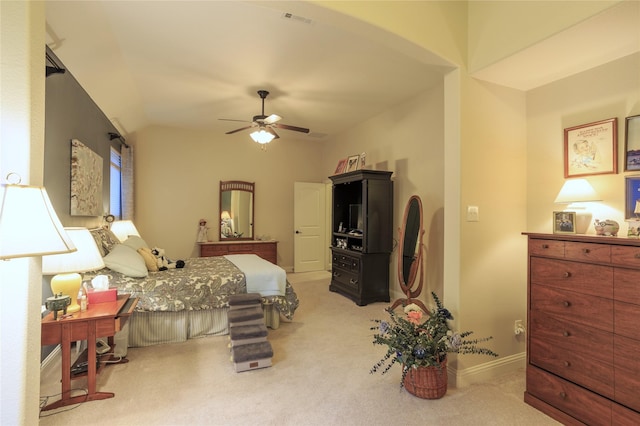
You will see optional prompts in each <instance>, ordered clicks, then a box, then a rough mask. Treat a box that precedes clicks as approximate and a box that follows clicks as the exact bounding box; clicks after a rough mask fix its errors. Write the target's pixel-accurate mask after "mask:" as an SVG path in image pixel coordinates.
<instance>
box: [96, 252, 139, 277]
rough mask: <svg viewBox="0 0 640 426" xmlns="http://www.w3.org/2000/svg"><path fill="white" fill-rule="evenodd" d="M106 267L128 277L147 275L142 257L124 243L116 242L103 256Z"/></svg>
mask: <svg viewBox="0 0 640 426" xmlns="http://www.w3.org/2000/svg"><path fill="white" fill-rule="evenodd" d="M104 264H105V265H106V266H107V268H109V269H111V270H113V271H116V272H120V273H121V274H124V275H126V276H128V277H134V278H143V277H146V276H148V275H149V271H147V265H146V264H145V263H144V259H143V258H142V256H140V254H139V253H138V252H137V251H136V250H135V249H133V248H131V247H129V246H126V245H124V244H117V245H115V246H114V247H113V249H112V250H111V251H110V252H109V254H108V255H106V256H105V257H104Z"/></svg>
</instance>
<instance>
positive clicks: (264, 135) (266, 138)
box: [250, 129, 275, 144]
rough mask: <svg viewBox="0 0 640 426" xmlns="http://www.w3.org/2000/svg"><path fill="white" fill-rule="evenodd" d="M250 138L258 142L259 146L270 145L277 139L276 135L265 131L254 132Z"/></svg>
mask: <svg viewBox="0 0 640 426" xmlns="http://www.w3.org/2000/svg"><path fill="white" fill-rule="evenodd" d="M250 136H251V139H253V141H254V142H257V143H259V144H266V143H269V142H271V141H272V140H273V138H275V135H273V134H272V133H269V132H267V131H266V130H264V129H260V130H256V131H255V132H252V133H251V134H250Z"/></svg>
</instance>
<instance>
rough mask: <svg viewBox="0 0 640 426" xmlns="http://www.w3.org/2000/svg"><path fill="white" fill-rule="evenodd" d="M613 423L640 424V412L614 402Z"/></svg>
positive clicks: (634, 425)
mask: <svg viewBox="0 0 640 426" xmlns="http://www.w3.org/2000/svg"><path fill="white" fill-rule="evenodd" d="M611 424H612V425H616V426H618V425H619V426H623V425H624V426H626V425H629V426H636V425H640V413H638V412H637V411H633V410H630V409H628V408H626V407H623V406H621V405H618V404H613V407H612V413H611Z"/></svg>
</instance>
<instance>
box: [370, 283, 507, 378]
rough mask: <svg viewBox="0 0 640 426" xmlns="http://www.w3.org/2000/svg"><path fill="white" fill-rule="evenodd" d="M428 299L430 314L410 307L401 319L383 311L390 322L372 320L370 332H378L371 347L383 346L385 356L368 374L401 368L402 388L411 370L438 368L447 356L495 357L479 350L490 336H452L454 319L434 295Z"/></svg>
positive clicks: (383, 372) (407, 307)
mask: <svg viewBox="0 0 640 426" xmlns="http://www.w3.org/2000/svg"><path fill="white" fill-rule="evenodd" d="M431 295H432V296H433V300H434V301H435V304H436V308H435V309H432V311H431V312H424V311H423V310H422V309H421V308H420V307H419V306H417V305H416V304H413V303H412V304H409V305H407V306H405V307H404V316H401V315H399V314H398V313H396V312H395V311H394V310H392V309H390V308H387V309H385V310H386V311H387V312H388V313H389V316H390V319H389V321H385V320H378V319H376V320H373V321H374V322H375V323H376V324H377V326H374V327H371V330H377V331H378V332H377V333H376V334H374V335H373V344H374V345H386V346H387V352H386V353H385V355H384V356H383V357H382V359H381V360H380V361H378V362H377V363H376V364H375V365H374V366H373V367H372V368H371V371H370V373H372V374H373V373H376V372H379V371H380V372H382V374H385V373H386V372H388V371H389V370H390V369H391V367H392V366H393V365H394V364H400V365H401V366H402V380H401V382H400V386H401V387H402V386H404V379H405V377H406V375H407V372H408V371H409V369H410V368H418V367H429V366H434V367H438V368H440V366H441V365H442V363H443V362H444V361H445V360H446V357H447V353H449V352H454V353H459V354H480V355H489V356H494V357H496V356H498V354H496V353H495V352H493V351H492V350H490V349H487V348H481V347H478V344H479V343H481V342H485V341H487V340H490V339H492V337H491V336H490V337H484V338H479V339H467V337H468V336H470V335H471V334H473V331H464V332H461V333H456V332H453V331H452V330H451V329H450V328H449V324H448V323H447V320H452V319H453V316H452V315H451V313H450V312H449V310H448V309H446V308H445V307H444V306H442V302H440V299H439V298H438V296H437V295H436V294H435V293H433V292H432V293H431Z"/></svg>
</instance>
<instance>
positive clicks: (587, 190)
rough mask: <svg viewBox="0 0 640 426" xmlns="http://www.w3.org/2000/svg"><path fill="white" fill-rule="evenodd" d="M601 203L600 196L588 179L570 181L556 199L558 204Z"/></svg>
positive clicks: (566, 182) (563, 186)
mask: <svg viewBox="0 0 640 426" xmlns="http://www.w3.org/2000/svg"><path fill="white" fill-rule="evenodd" d="M587 201H600V198H599V197H598V194H597V193H596V191H595V190H594V189H593V187H592V186H591V184H590V183H589V182H587V180H586V179H569V180H567V181H565V183H564V185H562V189H560V192H559V193H558V196H557V197H556V201H555V202H556V203H558V204H571V203H579V202H587Z"/></svg>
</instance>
